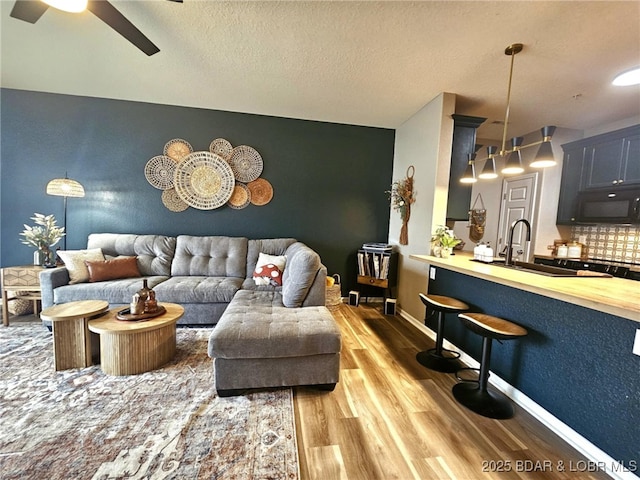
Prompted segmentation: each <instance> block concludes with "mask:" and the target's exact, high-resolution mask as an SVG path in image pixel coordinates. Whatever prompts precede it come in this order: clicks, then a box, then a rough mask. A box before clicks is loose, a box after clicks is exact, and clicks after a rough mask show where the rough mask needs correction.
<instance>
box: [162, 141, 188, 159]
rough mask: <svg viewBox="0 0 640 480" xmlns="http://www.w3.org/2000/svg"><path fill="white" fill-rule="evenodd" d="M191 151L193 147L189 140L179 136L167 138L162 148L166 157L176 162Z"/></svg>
mask: <svg viewBox="0 0 640 480" xmlns="http://www.w3.org/2000/svg"><path fill="white" fill-rule="evenodd" d="M192 152H193V147H192V146H191V144H190V143H189V142H187V141H186V140H183V139H181V138H174V139H173V140H169V141H168V142H167V143H166V144H165V146H164V149H163V153H164V154H165V155H166V156H167V157H171V158H173V159H174V160H175V161H176V162H181V161H182V160H183V159H184V158H185V157H186V156H187V155H189V154H190V153H192Z"/></svg>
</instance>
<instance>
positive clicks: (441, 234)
mask: <svg viewBox="0 0 640 480" xmlns="http://www.w3.org/2000/svg"><path fill="white" fill-rule="evenodd" d="M461 242H462V240H460V239H459V238H457V237H456V236H455V235H454V234H453V232H452V231H451V230H449V229H448V228H447V227H446V226H444V225H438V228H436V231H435V233H433V234H432V235H431V243H434V244H436V245H438V246H441V247H444V248H453V247H455V246H456V245H458V244H459V243H461Z"/></svg>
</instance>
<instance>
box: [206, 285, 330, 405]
mask: <svg viewBox="0 0 640 480" xmlns="http://www.w3.org/2000/svg"><path fill="white" fill-rule="evenodd" d="M340 349H341V335H340V330H339V328H338V326H337V324H336V322H335V320H334V319H333V316H332V315H331V312H330V311H329V310H328V309H327V308H326V307H324V306H309V307H299V308H288V307H286V306H284V304H283V295H282V293H280V292H265V291H253V290H241V291H239V292H238V293H237V294H236V295H235V297H234V298H233V300H232V302H231V303H230V304H229V306H228V307H227V309H226V311H225V312H224V313H223V315H222V317H221V318H220V321H219V322H218V324H217V325H216V327H215V328H214V329H213V332H212V333H211V335H210V337H209V348H208V351H209V356H210V357H211V358H212V359H213V363H214V365H213V369H214V383H215V388H216V391H217V392H218V395H219V396H221V397H226V396H231V395H237V394H240V393H243V392H244V391H245V390H247V389H254V388H266V387H287V386H297V385H305V386H306V385H312V386H316V387H317V388H321V389H325V390H333V389H334V388H335V385H336V383H337V382H338V380H339V371H340Z"/></svg>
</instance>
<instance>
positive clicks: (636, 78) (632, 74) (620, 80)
mask: <svg viewBox="0 0 640 480" xmlns="http://www.w3.org/2000/svg"><path fill="white" fill-rule="evenodd" d="M612 83H613V84H614V85H617V86H620V87H626V86H628V85H638V84H640V67H635V68H632V69H631V70H626V71H624V72H622V73H620V74H619V75H617V76H616V78H614V79H613V82H612Z"/></svg>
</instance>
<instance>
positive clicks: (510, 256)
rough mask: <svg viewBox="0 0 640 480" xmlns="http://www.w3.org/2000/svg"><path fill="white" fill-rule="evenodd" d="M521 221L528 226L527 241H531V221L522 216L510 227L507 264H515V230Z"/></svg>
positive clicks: (505, 262)
mask: <svg viewBox="0 0 640 480" xmlns="http://www.w3.org/2000/svg"><path fill="white" fill-rule="evenodd" d="M519 223H523V224H524V225H525V226H526V227H527V241H531V224H530V223H529V221H528V220H527V219H526V218H521V219H519V220H516V221H515V222H513V223H512V224H511V226H510V227H509V243H507V255H506V257H505V259H504V264H505V266H511V265H512V264H513V261H512V258H513V231H514V230H515V228H516V225H518V224H519Z"/></svg>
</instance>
